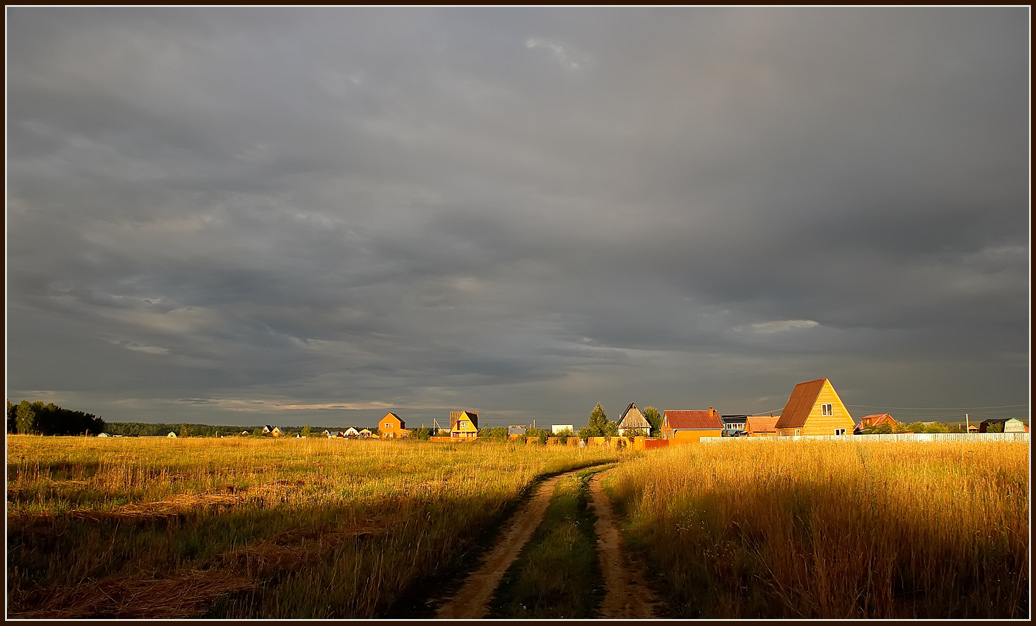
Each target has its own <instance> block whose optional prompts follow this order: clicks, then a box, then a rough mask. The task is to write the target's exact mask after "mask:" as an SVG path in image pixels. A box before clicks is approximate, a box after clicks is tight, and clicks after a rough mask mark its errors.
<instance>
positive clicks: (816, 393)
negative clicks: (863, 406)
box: [776, 378, 856, 436]
mask: <svg viewBox="0 0 1036 626" xmlns="http://www.w3.org/2000/svg"><path fill="white" fill-rule="evenodd" d="M855 427H856V422H854V421H853V418H852V415H850V414H849V410H848V409H847V408H845V405H844V404H843V403H842V399H841V398H839V397H838V393H837V392H836V391H835V388H834V387H833V386H832V385H831V381H829V380H828V379H826V378H821V379H819V380H811V381H809V382H804V383H799V384H797V385H795V389H793V390H792V392H791V397H789V398H788V403H787V404H786V405H784V410H783V411H781V417H780V419H778V420H777V426H776V428H777V434H778V435H782V436H789V435H802V436H816V435H834V434H836V433H838V432H839V431H843V432H842V434H848V433H851V432H853V429H854V428H855Z"/></svg>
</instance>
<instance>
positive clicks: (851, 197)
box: [7, 8, 1029, 425]
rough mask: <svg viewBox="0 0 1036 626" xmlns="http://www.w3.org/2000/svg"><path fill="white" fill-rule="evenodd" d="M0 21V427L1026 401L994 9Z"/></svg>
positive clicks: (340, 13) (97, 13)
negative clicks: (69, 413) (1, 59)
mask: <svg viewBox="0 0 1036 626" xmlns="http://www.w3.org/2000/svg"><path fill="white" fill-rule="evenodd" d="M8 16H9V17H10V24H11V27H10V28H9V29H8V30H9V39H8V79H7V80H8V83H7V84H8V157H9V160H8V211H7V243H8V248H7V250H8V256H7V258H8V306H7V314H8V336H9V341H8V367H9V370H8V371H9V373H8V394H9V396H11V397H12V398H13V399H20V398H21V397H22V396H32V397H34V398H35V397H37V396H46V397H47V398H51V399H52V400H53V401H57V402H59V403H60V402H66V403H67V404H70V405H72V404H75V405H76V407H75V408H84V409H86V410H94V411H96V412H100V413H101V414H103V415H105V417H106V418H108V419H115V420H130V419H138V418H141V419H143V418H148V419H177V420H178V419H181V418H182V417H183V415H184V414H185V413H186V414H189V415H191V416H199V417H200V418H204V419H206V420H209V421H221V420H222V421H226V422H231V423H242V424H244V423H249V424H251V423H258V422H259V421H263V420H268V419H281V420H284V421H286V422H288V421H296V420H300V423H301V420H305V421H311V422H314V423H316V421H318V420H324V422H322V423H326V424H327V425H332V424H333V423H338V422H340V421H351V420H352V417H349V416H350V415H352V416H358V417H359V418H362V419H368V420H373V419H374V418H376V417H378V413H379V412H381V411H384V410H386V409H391V408H399V409H400V411H401V412H403V413H405V414H406V415H409V416H411V418H412V419H418V420H425V421H428V422H429V423H430V420H431V417H435V416H441V415H443V414H444V411H445V410H446V409H447V408H448V407H454V408H462V407H468V408H480V409H481V410H482V411H483V412H484V414H485V416H486V417H485V419H486V420H488V422H487V423H489V424H491V425H492V424H500V423H503V422H508V421H519V422H520V421H523V420H525V419H526V418H527V417H528V416H530V415H532V414H534V413H540V414H542V413H543V412H545V411H546V412H549V413H550V414H552V415H557V416H570V417H565V418H561V417H558V419H559V420H560V421H572V422H580V421H581V420H584V419H585V414H587V413H588V411H589V408H591V407H592V406H593V403H594V402H596V401H598V400H601V401H604V402H605V405H606V407H608V408H610V409H611V410H612V411H617V410H618V409H619V408H621V406H620V405H622V406H624V405H625V404H626V403H628V402H629V401H630V400H636V401H637V402H638V403H640V404H642V405H646V404H652V403H653V404H655V405H656V406H659V407H660V408H678V407H684V408H693V407H695V406H708V405H710V404H712V405H715V406H718V407H720V408H721V410H724V411H727V410H728V409H729V410H730V411H752V410H763V409H770V408H773V407H774V406H776V407H777V408H778V409H779V407H780V406H782V405H783V402H784V400H786V399H787V394H788V393H789V392H790V389H791V387H792V386H793V385H794V383H796V382H799V381H800V380H808V379H811V378H816V377H821V376H830V377H831V378H832V380H833V381H834V383H835V385H836V387H837V388H838V389H839V391H840V392H841V394H842V395H843V399H845V400H846V402H848V403H850V404H868V405H875V404H878V405H880V404H881V403H882V402H886V403H889V404H892V405H909V406H912V405H923V406H948V405H952V406H957V405H958V404H961V405H968V404H971V405H981V406H986V405H999V404H1019V403H1022V402H1025V401H1026V397H1025V392H1026V381H1027V379H1028V378H1027V372H1028V346H1027V340H1028V308H1027V302H1028V289H1027V286H1028V281H1029V272H1028V258H1029V241H1028V235H1027V232H1028V195H1027V194H1028V187H1027V181H1028V171H1029V161H1028V144H1027V141H1028V139H1027V138H1028V132H1027V131H1028V88H1029V84H1028V75H1029V72H1028V46H1027V42H1028V26H1027V20H1026V19H1024V18H1026V17H1027V12H1026V11H1025V10H1024V9H1020V8H1019V9H1012V8H1001V9H963V8H946V9H847V10H843V9H776V10H769V9H721V8H716V9H678V8H663V9H652V10H639V9H521V8H510V9H488V8H482V9H459V8H453V9H445V8H440V9H355V8H349V9H332V8H311V9H239V8H223V9H181V8H165V9H151V8H134V9H122V8H108V9H76V8H64V9H55V8H52V9H35V8H19V9H11V10H9V11H8ZM41 399H46V398H42V397H41ZM343 410H353V411H357V413H352V414H346V413H342V411H343ZM612 417H617V415H612Z"/></svg>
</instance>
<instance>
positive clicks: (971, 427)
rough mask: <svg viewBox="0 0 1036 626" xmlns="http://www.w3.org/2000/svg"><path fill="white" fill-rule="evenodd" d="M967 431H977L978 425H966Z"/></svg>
mask: <svg viewBox="0 0 1036 626" xmlns="http://www.w3.org/2000/svg"><path fill="white" fill-rule="evenodd" d="M968 432H969V433H977V432H978V426H968Z"/></svg>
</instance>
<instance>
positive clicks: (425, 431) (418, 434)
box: [410, 426, 432, 440]
mask: <svg viewBox="0 0 1036 626" xmlns="http://www.w3.org/2000/svg"><path fill="white" fill-rule="evenodd" d="M431 436H432V429H431V428H428V427H426V426H422V427H420V428H414V429H412V430H411V431H410V438H411V439H425V440H426V439H428V438H429V437H431Z"/></svg>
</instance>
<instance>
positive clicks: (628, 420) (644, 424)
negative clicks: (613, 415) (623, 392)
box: [619, 402, 651, 437]
mask: <svg viewBox="0 0 1036 626" xmlns="http://www.w3.org/2000/svg"><path fill="white" fill-rule="evenodd" d="M631 430H639V431H643V433H642V434H644V435H647V434H649V433H650V432H651V424H650V423H649V422H648V421H647V419H645V417H644V414H643V413H641V412H640V409H638V408H637V405H636V403H635V402H630V405H629V406H628V407H626V410H625V411H623V412H622V415H621V416H620V417H619V436H620V437H624V436H625V435H626V433H627V432H628V431H631Z"/></svg>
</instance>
